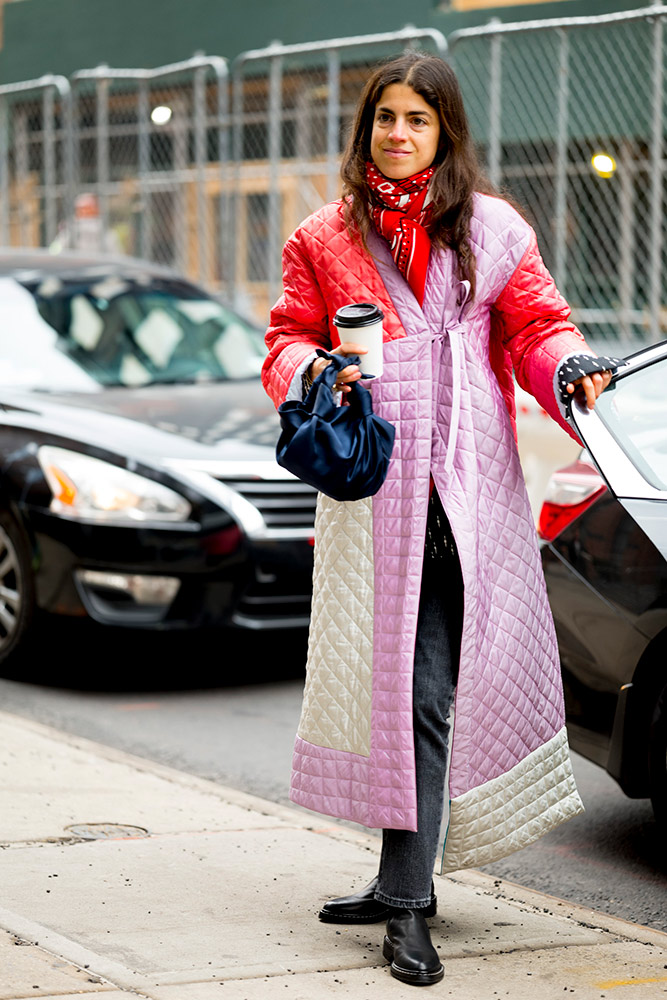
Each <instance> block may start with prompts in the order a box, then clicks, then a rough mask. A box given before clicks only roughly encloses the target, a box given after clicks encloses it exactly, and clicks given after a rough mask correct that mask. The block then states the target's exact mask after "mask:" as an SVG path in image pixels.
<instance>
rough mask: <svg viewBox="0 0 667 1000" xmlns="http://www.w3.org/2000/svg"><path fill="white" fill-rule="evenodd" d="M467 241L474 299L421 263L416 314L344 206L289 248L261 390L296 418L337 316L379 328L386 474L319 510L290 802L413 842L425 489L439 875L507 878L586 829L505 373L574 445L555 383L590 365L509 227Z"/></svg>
mask: <svg viewBox="0 0 667 1000" xmlns="http://www.w3.org/2000/svg"><path fill="white" fill-rule="evenodd" d="M471 240H472V245H473V249H474V252H475V256H476V261H477V288H476V293H475V296H474V299H472V300H471V298H470V295H469V286H468V284H467V283H466V282H461V281H459V280H458V278H457V277H456V270H455V267H454V263H455V262H454V258H453V254H452V252H450V251H441V250H432V252H431V258H430V262H429V271H428V276H427V283H426V294H425V298H424V303H423V306H422V307H421V308H420V306H419V304H418V303H417V300H416V299H415V297H414V295H413V294H412V292H411V290H410V288H409V286H408V285H407V283H406V282H405V281H404V279H403V278H402V276H401V275H400V273H399V272H398V270H397V268H396V266H395V265H394V262H393V260H392V258H391V255H390V253H389V250H388V247H387V245H386V243H385V242H384V240H382V239H380V238H379V237H377V236H373V237H372V238H371V241H370V243H369V246H370V250H371V253H370V254H369V253H368V252H366V251H364V250H363V248H362V247H361V245H360V244H358V243H357V242H356V241H354V240H353V239H352V238H351V237H350V236H349V234H348V232H347V230H346V228H345V225H344V222H343V217H342V205H341V203H340V202H334V203H332V204H330V205H326V206H325V207H324V208H323V209H321V210H320V211H319V212H316V213H315V214H314V215H312V216H310V218H308V219H307V220H306V221H305V222H304V223H303V224H302V225H301V226H300V227H299V228H298V229H297V230H296V232H295V233H294V234H293V235H292V236H291V237H290V239H289V241H288V242H287V244H286V246H285V251H284V274H285V278H284V289H285V290H284V293H283V295H282V297H281V298H280V299H279V301H278V302H277V304H276V306H275V308H274V309H273V311H272V315H271V326H270V328H269V331H268V333H267V344H268V347H269V354H268V357H267V359H266V362H265V365H264V370H263V379H264V385H265V387H266V389H267V391H268V392H269V394H270V395H271V396H272V398H273V400H274V402H275V403H276V405H278V404H280V403H281V402H282V401H283V400H284V399H285V398H287V397H288V396H294V395H298V396H299V397H300V395H301V385H300V381H301V373H302V371H303V370H304V368H305V367H306V366H307V365H308V364H309V363H310V361H311V360H312V357H313V351H314V349H315V348H317V347H324V348H331V346H336V345H337V344H338V343H339V342H340V341H339V338H338V334H337V331H336V328H335V327H334V326H333V324H332V323H331V318H332V317H333V315H334V313H335V312H336V310H337V309H338V308H339V307H340V306H342V305H345V304H347V303H349V302H355V301H356V302H359V301H369V302H375V303H377V304H378V305H379V306H380V307H381V309H382V310H383V312H384V315H385V321H384V337H385V344H384V373H383V375H382V376H381V378H379V379H376V380H375V381H374V382H373V383H372V386H371V389H370V391H371V392H372V393H373V403H374V408H375V410H376V412H378V413H379V414H380V415H381V416H384V417H385V418H387V419H388V420H390V421H391V422H392V423H393V424H394V425H395V426H396V443H395V446H394V454H393V457H392V462H391V465H390V469H389V474H388V477H387V480H386V482H385V484H384V486H383V487H382V489H381V490H380V491H379V493H378V494H377V495H376V496H374V497H372V498H368V499H366V500H359V501H355V502H347V503H339V502H336V501H334V500H331V499H329V498H328V497H325V496H322V495H320V497H319V499H318V509H317V517H316V524H315V569H314V595H313V610H312V620H311V630H310V639H309V652H308V668H307V678H306V689H305V693H304V704H303V711H302V716H301V722H300V725H299V730H298V735H297V738H296V745H295V751H294V762H293V776H292V789H291V797H292V799H293V800H294V801H295V802H297V803H300V804H301V805H304V806H306V807H308V808H311V809H314V810H316V811H318V812H321V813H325V814H327V815H332V816H337V817H340V818H344V819H352V820H355V821H357V822H359V823H362V824H364V825H365V826H368V827H379V828H383V827H387V828H395V829H407V830H415V829H416V791H415V767H414V741H413V731H412V669H413V657H414V645H415V630H416V622H417V611H418V607H419V589H420V583H421V569H422V560H423V550H424V534H425V524H426V511H427V502H428V495H429V476H430V475H431V476H432V477H433V480H434V481H435V485H436V487H437V489H438V492H439V495H440V498H441V500H442V503H443V506H444V508H445V510H446V513H447V516H448V518H449V521H450V524H451V527H452V531H453V533H454V536H455V538H456V543H457V547H458V551H459V556H460V560H461V570H462V574H463V580H464V588H465V599H464V617H463V633H462V642H461V660H460V667H459V680H458V685H457V692H456V700H455V713H454V725H453V731H452V737H451V747H450V770H449V800H450V803H449V812H448V823H445V824H443V829H444V834H445V836H444V849H443V853H442V870H443V871H453V870H456V869H459V868H464V867H469V866H478V865H482V864H487V863H489V862H490V861H493V860H495V859H497V858H499V857H503V856H504V855H506V854H509V853H511V852H512V851H514V850H517V849H519V848H521V847H524V846H526V845H527V844H529V843H531V842H532V841H534V840H535V839H537V838H538V837H539V836H541V835H542V834H544V833H546V832H547V831H548V830H549V829H551V828H552V827H554V826H555V825H557V824H558V823H561V822H563V821H564V820H566V819H569V818H570V817H572V816H574V815H576V814H577V813H578V812H580V811H581V810H582V806H581V801H580V799H579V795H578V793H577V790H576V787H575V784H574V779H573V776H572V772H571V766H570V759H569V752H568V745H567V737H566V732H565V726H564V714H563V702H562V688H561V682H560V670H559V661H558V652H557V646H556V639H555V633H554V629H553V622H552V619H551V613H550V610H549V606H548V602H547V597H546V588H545V585H544V579H543V576H542V569H541V563H540V557H539V551H538V546H537V539H536V535H535V529H534V525H533V520H532V516H531V512H530V507H529V503H528V499H527V496H526V491H525V486H524V482H523V477H522V474H521V468H520V464H519V458H518V453H517V449H516V443H515V435H514V415H515V407H514V398H513V389H512V386H513V382H512V375H511V373H512V368H513V369H514V371H515V373H516V377H517V380H518V382H519V384H520V385H521V386H522V387H523V388H525V389H526V390H528V391H529V392H531V393H532V394H533V395H534V396H535V397H536V399H537V400H538V401H539V403H540V404H541V405H542V406H543V407H544V408H545V409H546V410H547V411H548V412H549V413H550V414H551V415H552V416H553V417H554V418H555V419H556V420H558V421H559V422H560V423H561V424H562V426H563V427H564V428H565V429H566V430H569V428H568V427H567V424H566V423H565V421H564V419H563V414H562V412H561V407H560V403H559V402H558V400H557V396H556V391H555V380H556V369H557V367H558V364H559V363H560V362H561V361H562V360H563V358H565V357H568V356H570V355H572V354H576V353H585V352H587V350H588V349H587V348H586V345H585V343H584V342H583V338H582V337H581V334H580V333H579V331H578V330H577V329H576V327H574V326H573V325H572V324H571V323H570V321H569V309H568V307H567V304H566V303H565V301H564V300H563V298H562V297H561V296H560V295H559V293H558V291H557V289H556V287H555V285H554V283H553V280H552V278H551V276H550V275H549V273H548V271H547V270H546V268H545V266H544V264H543V262H542V259H541V257H540V254H539V251H538V249H537V243H536V240H535V235H534V233H533V231H532V229H531V228H530V226H529V225H528V224H527V223H526V222H525V221H524V220H523V219H522V218H521V216H520V215H519V214H518V213H517V212H515V211H514V209H513V208H511V207H510V206H509V205H508V204H507V203H506V202H504V201H503V200H501V199H498V198H492V197H489V196H486V195H476V196H475V211H474V216H473V219H472V223H471ZM442 585H443V588H444V589H445V591H446V588H447V586H448V581H447V579H443V581H442Z"/></svg>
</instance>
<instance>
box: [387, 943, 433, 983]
mask: <svg viewBox="0 0 667 1000" xmlns="http://www.w3.org/2000/svg"><path fill="white" fill-rule="evenodd" d="M382 954H383V955H384V957H385V958H386V960H387V961H388V962H389V971H390V972H391V974H392V976H393V977H394V979H399V980H400V981H401V982H402V983H407V984H408V986H433V985H435V983H439V982H440V980H441V979H443V978H444V975H445V970H444V967H443V966H442V965H441V966H440V967H439V968H438V969H434V970H433V972H411V971H410V969H402V968H401V967H400V965H396V964H395V963H394V946H393V945H392V943H391V941H390V940H389V938H388V937H385V939H384V944H383V946H382Z"/></svg>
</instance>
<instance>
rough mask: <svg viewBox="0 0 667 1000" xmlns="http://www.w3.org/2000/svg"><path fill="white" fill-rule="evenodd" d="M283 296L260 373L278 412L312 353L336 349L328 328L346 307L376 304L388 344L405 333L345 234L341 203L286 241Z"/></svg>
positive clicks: (363, 256)
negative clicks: (297, 371) (358, 304)
mask: <svg viewBox="0 0 667 1000" xmlns="http://www.w3.org/2000/svg"><path fill="white" fill-rule="evenodd" d="M283 273H284V291H283V294H282V295H281V297H280V298H279V299H278V301H277V303H276V304H275V306H274V307H273V309H272V310H271V319H270V324H269V329H268V331H267V334H266V343H267V346H268V348H269V353H268V356H267V357H266V359H265V361H264V366H263V369H262V380H263V382H264V388H265V389H266V391H267V392H268V393H269V395H270V396H271V398H272V399H273V401H274V403H275V404H276V406H279V405H280V403H282V402H283V400H284V399H285V397H286V396H287V391H288V389H289V386H290V384H291V382H292V379H293V378H294V374H295V372H296V370H297V368H298V367H299V365H300V363H301V362H302V361H303V360H304V358H305V357H307V355H308V354H310V353H311V351H312V350H313V347H314V346H315V347H322V348H324V349H327V348H330V347H332V346H333V347H335V346H337V345H338V344H339V343H340V338H339V336H338V331H337V329H336V327H335V326H334V325H333V323H332V319H333V316H334V315H335V313H336V311H337V310H338V309H339V308H340V307H341V306H344V305H347V303H349V302H364V301H368V302H376V303H377V304H378V305H379V306H380V308H381V309H382V311H383V312H384V316H385V318H384V323H383V330H384V336H385V339H387V340H393V339H395V338H397V337H404V336H405V331H404V329H403V327H402V325H401V322H400V320H399V318H398V315H397V313H396V309H395V308H394V306H393V303H392V301H391V299H390V298H389V295H388V293H387V290H386V288H385V287H384V285H383V284H382V281H381V280H380V276H379V274H378V272H377V269H376V268H375V266H374V265H373V261H372V259H371V258H370V257H369V255H368V254H367V253H365V252H364V250H363V248H362V247H361V246H360V245H358V244H357V243H355V242H353V241H352V240H351V239H350V237H349V235H348V232H347V230H346V228H345V224H344V221H343V215H342V204H341V202H332V203H331V204H330V205H325V206H324V207H323V208H321V209H320V210H319V212H315V214H314V215H311V216H310V217H309V218H308V219H306V221H305V222H304V223H303V224H302V226H301V227H300V228H299V229H297V230H296V232H295V233H293V234H292V236H290V238H289V240H288V241H287V243H286V244H285V249H284V250H283Z"/></svg>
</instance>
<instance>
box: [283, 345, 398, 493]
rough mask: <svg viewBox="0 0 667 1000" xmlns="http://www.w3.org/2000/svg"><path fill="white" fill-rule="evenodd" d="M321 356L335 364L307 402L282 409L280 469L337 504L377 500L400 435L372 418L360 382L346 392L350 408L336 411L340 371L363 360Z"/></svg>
mask: <svg viewBox="0 0 667 1000" xmlns="http://www.w3.org/2000/svg"><path fill="white" fill-rule="evenodd" d="M317 353H318V355H319V357H321V358H328V360H329V361H331V364H330V365H327V367H326V368H325V369H324V371H323V372H322V373H321V375H318V377H317V378H316V379H315V381H314V382H313V385H312V388H311V389H310V391H309V392H308V395H307V396H306V398H305V399H304V400H303V401H301V400H295V399H290V400H288V402H286V403H283V404H282V405H281V406H279V407H278V414H279V415H280V423H281V425H282V432H281V435H280V438H279V440H278V445H277V447H276V459H277V461H278V465H282V467H283V468H284V469H288V470H289V471H290V472H292V473H294V475H295V476H298V478H299V479H302V480H303V481H304V483H309V484H310V485H311V486H314V487H315V488H316V489H318V490H319V491H320V492H321V493H326V495H327V496H329V497H331V498H332V499H333V500H361V499H362V498H363V497H370V496H373V494H375V493H377V491H378V490H379V489H380V487H381V486H382V484H383V482H384V481H385V479H386V476H387V469H388V468H389V459H390V458H391V452H392V448H393V447H394V437H395V434H396V430H395V428H394V427H393V425H392V424H390V423H388V422H387V421H386V420H383V419H382V417H378V416H377V415H376V414H375V413H373V400H372V399H371V394H370V392H368V391H367V390H366V389H362V388H361V387H360V386H359V385H358V383H356V382H353V383H351V392H349V393H347V402H348V404H349V405H348V406H336V403H335V401H334V398H333V392H332V390H333V385H334V382H335V381H336V377H337V375H338V372H339V371H341V369H343V368H345V367H346V365H349V364H358V363H359V358H357V357H353V356H351V355H348V356H347V357H344V356H343V355H340V354H327V353H326V351H318V352H317Z"/></svg>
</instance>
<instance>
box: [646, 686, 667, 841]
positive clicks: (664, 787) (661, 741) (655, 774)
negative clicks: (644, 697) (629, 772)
mask: <svg viewBox="0 0 667 1000" xmlns="http://www.w3.org/2000/svg"><path fill="white" fill-rule="evenodd" d="M649 782H650V788H651V802H652V803H653V811H654V813H655V818H656V820H657V822H658V826H660V827H661V829H662V830H664V832H665V833H667V687H664V688H663V689H662V691H661V692H660V695H659V697H658V701H657V704H656V706H655V712H654V713H653V720H652V722H651V728H650V731H649Z"/></svg>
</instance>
